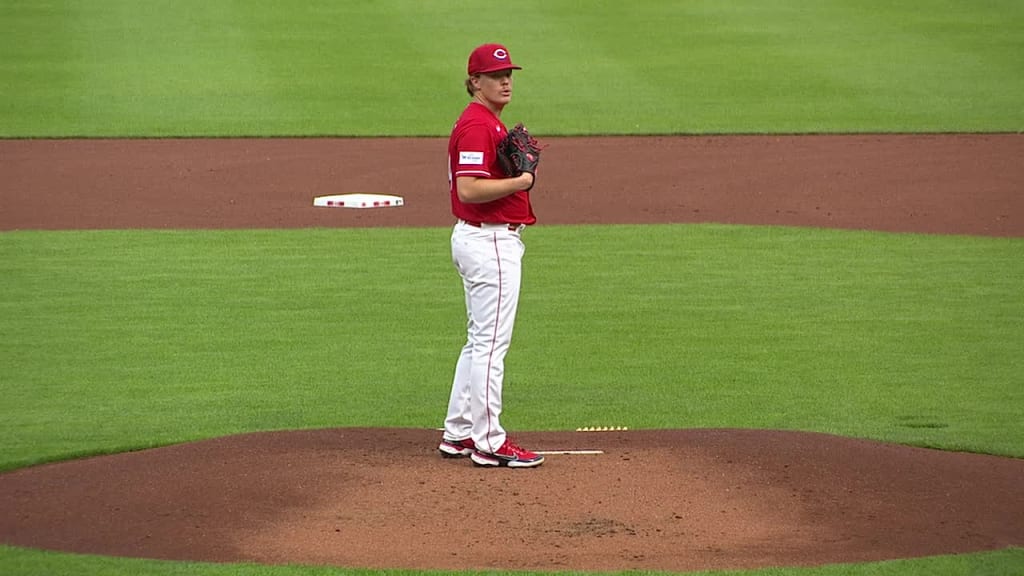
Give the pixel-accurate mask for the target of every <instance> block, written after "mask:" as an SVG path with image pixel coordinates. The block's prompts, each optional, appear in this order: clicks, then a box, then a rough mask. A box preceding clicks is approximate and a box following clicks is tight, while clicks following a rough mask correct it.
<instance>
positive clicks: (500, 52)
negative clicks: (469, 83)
mask: <svg viewBox="0 0 1024 576" xmlns="http://www.w3.org/2000/svg"><path fill="white" fill-rule="evenodd" d="M522 69H523V68H522V66H516V65H515V64H513V63H512V57H511V56H509V53H508V49H507V48H505V47H504V46H502V45H501V44H484V45H483V46H477V48H476V50H473V53H472V54H470V55H469V65H468V66H467V67H466V71H467V72H469V75H470V76H475V75H477V74H486V73H488V72H497V71H498V70H522Z"/></svg>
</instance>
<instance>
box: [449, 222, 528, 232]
mask: <svg viewBox="0 0 1024 576" xmlns="http://www.w3.org/2000/svg"><path fill="white" fill-rule="evenodd" d="M463 222H465V223H466V224H469V225H470V226H472V227H474V228H483V227H484V224H488V225H493V226H508V229H509V230H512V231H516V230H519V227H520V226H522V224H509V223H506V222H494V223H492V222H470V221H469V220H463Z"/></svg>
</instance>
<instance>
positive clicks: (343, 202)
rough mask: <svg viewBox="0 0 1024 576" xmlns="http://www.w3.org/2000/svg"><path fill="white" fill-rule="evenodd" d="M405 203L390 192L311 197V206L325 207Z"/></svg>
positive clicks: (371, 206) (376, 206)
mask: <svg viewBox="0 0 1024 576" xmlns="http://www.w3.org/2000/svg"><path fill="white" fill-rule="evenodd" d="M403 204H405V200H404V199H403V198H402V197H401V196H392V195H391V194H333V195H330V196H317V197H316V198H313V206H323V207H326V208H394V207H396V206H401V205H403Z"/></svg>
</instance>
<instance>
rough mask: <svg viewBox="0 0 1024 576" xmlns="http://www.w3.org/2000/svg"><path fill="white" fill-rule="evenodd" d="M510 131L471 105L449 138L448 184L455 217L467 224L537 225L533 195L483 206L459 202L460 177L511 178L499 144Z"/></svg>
mask: <svg viewBox="0 0 1024 576" xmlns="http://www.w3.org/2000/svg"><path fill="white" fill-rule="evenodd" d="M506 134H508V130H507V129H506V128H505V125H504V124H502V123H501V120H499V119H498V117H497V116H495V115H494V113H493V112H491V111H490V110H488V109H487V107H486V106H484V105H483V104H480V103H479V102H470V103H469V106H466V109H465V110H463V111H462V115H461V116H459V119H458V120H457V121H456V122H455V126H454V127H453V128H452V135H451V137H450V138H449V139H448V182H449V188H450V191H451V199H452V214H454V215H455V217H456V218H459V219H462V220H466V221H467V222H490V223H496V224H500V223H506V222H507V223H509V224H534V223H535V222H537V218H536V217H535V216H534V215H533V207H532V206H531V205H530V193H529V192H527V191H525V190H520V191H518V192H515V193H513V194H510V195H508V196H505V197H504V198H498V199H497V200H492V201H490V202H484V203H482V204H469V203H466V202H463V201H462V200H459V194H458V183H457V181H456V179H457V178H458V177H459V176H475V177H477V178H508V177H510V176H511V175H509V174H505V172H504V171H503V170H502V168H501V164H500V163H499V162H498V153H497V150H498V143H500V142H501V141H502V139H504V138H505V135H506Z"/></svg>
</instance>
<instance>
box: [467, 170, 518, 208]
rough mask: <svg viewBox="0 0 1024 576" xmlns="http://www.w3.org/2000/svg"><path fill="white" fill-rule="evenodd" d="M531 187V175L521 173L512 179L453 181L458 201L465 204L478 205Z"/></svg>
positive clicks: (477, 178) (473, 178)
mask: <svg viewBox="0 0 1024 576" xmlns="http://www.w3.org/2000/svg"><path fill="white" fill-rule="evenodd" d="M532 185H533V174H530V173H529V172H523V173H522V174H520V175H519V176H516V177H514V178H497V179H495V178H480V177H476V176H459V177H458V178H456V179H455V191H456V192H457V193H458V195H459V200H461V201H463V202H465V203H466V204H480V203H483V202H490V201H492V200H498V199H499V198H504V197H505V196H509V195H511V194H515V193H516V192H518V191H520V190H527V189H529V188H530V186H532Z"/></svg>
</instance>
